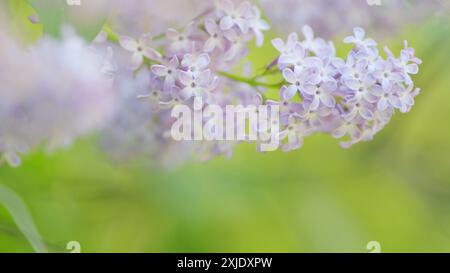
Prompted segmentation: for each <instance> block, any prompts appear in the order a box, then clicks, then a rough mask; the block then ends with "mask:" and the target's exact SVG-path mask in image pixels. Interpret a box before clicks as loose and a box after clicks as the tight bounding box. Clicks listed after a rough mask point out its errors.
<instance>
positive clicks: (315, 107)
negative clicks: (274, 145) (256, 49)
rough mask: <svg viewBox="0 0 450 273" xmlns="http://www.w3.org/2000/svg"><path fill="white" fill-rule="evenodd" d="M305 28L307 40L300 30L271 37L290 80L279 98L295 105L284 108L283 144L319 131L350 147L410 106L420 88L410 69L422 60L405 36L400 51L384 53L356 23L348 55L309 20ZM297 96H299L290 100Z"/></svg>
mask: <svg viewBox="0 0 450 273" xmlns="http://www.w3.org/2000/svg"><path fill="white" fill-rule="evenodd" d="M303 34H304V36H305V40H303V41H299V38H298V35H297V34H296V33H292V34H291V35H290V36H289V38H288V40H287V41H286V42H284V41H283V40H282V39H274V40H273V41H272V43H273V45H274V47H275V48H276V49H277V50H278V51H279V52H280V57H279V58H278V68H279V69H280V71H281V72H282V74H283V78H284V79H285V81H286V82H287V84H286V85H284V86H283V87H282V88H281V100H282V101H283V102H284V103H285V104H286V103H287V104H289V105H291V106H290V107H287V108H284V111H285V112H284V113H282V114H284V116H285V118H284V119H283V124H284V126H285V128H284V130H283V131H282V133H281V138H285V139H286V140H285V142H284V144H283V149H284V150H286V151H289V150H294V149H298V148H300V147H301V145H302V143H303V138H304V137H305V136H308V135H311V134H313V133H317V132H325V133H329V134H331V135H332V136H333V137H335V138H338V139H343V141H342V142H341V145H342V146H343V147H350V146H351V145H353V144H355V143H358V142H361V141H368V140H371V139H372V138H373V136H374V135H375V134H376V133H378V132H379V131H380V130H381V129H383V128H384V127H385V126H386V124H388V122H389V121H390V119H391V117H392V115H393V114H394V113H395V111H400V112H402V113H406V112H409V111H410V109H411V107H412V106H413V105H414V98H415V97H416V96H417V95H418V94H419V92H420V89H418V88H414V83H413V81H412V79H411V75H415V74H417V73H418V71H419V67H418V65H419V64H420V63H421V60H420V59H418V58H417V57H415V56H414V49H412V48H410V47H408V44H407V42H406V41H405V47H404V49H403V50H402V51H401V53H400V56H399V57H395V56H394V54H393V53H392V52H391V51H390V50H389V49H388V48H387V47H386V48H385V52H386V55H387V58H383V57H381V56H380V55H379V51H378V49H377V43H376V42H375V41H374V40H373V39H370V38H366V37H365V31H364V30H363V29H362V28H359V27H357V28H355V29H354V31H353V36H349V37H346V38H345V39H344V42H345V43H347V44H353V45H354V47H353V49H352V50H351V51H350V53H349V54H348V56H347V59H346V60H344V59H341V58H339V57H336V52H335V48H334V45H333V43H331V42H326V41H324V40H323V39H320V38H315V37H314V34H313V31H312V29H311V28H310V27H309V26H305V27H304V28H303ZM295 97H298V98H299V102H292V99H293V98H295ZM269 103H275V102H273V101H270V102H269ZM293 109H294V110H293Z"/></svg>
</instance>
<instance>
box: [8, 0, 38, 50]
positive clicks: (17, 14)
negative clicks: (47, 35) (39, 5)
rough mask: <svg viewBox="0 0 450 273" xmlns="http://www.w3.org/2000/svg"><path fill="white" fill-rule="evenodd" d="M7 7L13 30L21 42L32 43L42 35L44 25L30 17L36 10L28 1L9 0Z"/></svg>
mask: <svg viewBox="0 0 450 273" xmlns="http://www.w3.org/2000/svg"><path fill="white" fill-rule="evenodd" d="M7 7H8V12H9V18H10V20H9V25H10V28H11V32H12V34H13V35H14V36H15V37H16V38H17V39H18V40H19V41H20V42H21V43H23V44H25V45H27V44H31V43H33V42H35V41H37V40H38V39H39V38H40V37H41V36H42V25H40V24H33V23H31V21H30V19H29V18H30V16H32V15H35V14H36V11H35V10H34V9H33V7H32V6H30V5H29V4H28V3H27V2H26V1H17V0H9V1H8V3H7Z"/></svg>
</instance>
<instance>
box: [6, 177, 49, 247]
mask: <svg viewBox="0 0 450 273" xmlns="http://www.w3.org/2000/svg"><path fill="white" fill-rule="evenodd" d="M0 204H3V205H4V206H5V207H6V209H7V210H8V211H9V213H10V214H11V216H12V218H13V219H14V222H15V223H16V225H17V226H18V228H19V229H20V231H21V232H22V233H23V235H25V237H26V238H27V240H28V241H29V242H30V244H31V246H32V247H33V248H34V250H35V251H36V252H39V253H46V252H48V251H47V248H46V246H45V244H44V243H43V241H42V239H41V236H40V235H39V232H38V230H37V228H36V226H35V225H34V222H33V219H32V217H31V215H30V213H29V212H28V209H27V206H26V205H25V203H24V202H23V201H22V199H21V198H20V197H19V196H18V195H17V194H16V193H15V192H14V191H12V190H11V189H9V188H8V187H6V186H4V185H0Z"/></svg>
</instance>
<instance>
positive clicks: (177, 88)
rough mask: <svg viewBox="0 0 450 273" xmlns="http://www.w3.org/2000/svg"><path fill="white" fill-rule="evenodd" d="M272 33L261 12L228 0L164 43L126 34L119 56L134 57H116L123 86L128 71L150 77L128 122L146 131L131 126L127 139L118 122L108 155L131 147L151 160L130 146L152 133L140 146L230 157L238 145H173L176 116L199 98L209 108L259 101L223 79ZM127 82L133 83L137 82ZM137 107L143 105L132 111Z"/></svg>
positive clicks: (245, 3)
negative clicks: (250, 48) (253, 45)
mask: <svg viewBox="0 0 450 273" xmlns="http://www.w3.org/2000/svg"><path fill="white" fill-rule="evenodd" d="M268 29H269V25H268V24H267V23H266V22H265V21H264V20H263V19H261V13H260V11H259V9H258V8H257V7H256V6H253V5H251V4H250V2H248V1H231V0H222V1H217V2H216V3H215V5H214V6H213V7H209V8H207V9H206V12H204V13H202V15H201V16H199V17H198V18H197V19H196V20H194V21H192V22H190V23H189V24H188V25H187V26H185V27H184V28H182V29H173V28H169V29H168V30H167V31H166V33H165V37H164V39H163V40H162V41H160V40H158V39H157V38H155V37H152V36H151V35H150V34H147V33H145V34H143V35H141V36H140V37H138V38H133V37H130V36H127V35H120V37H119V40H118V43H119V45H120V48H116V52H118V55H128V60H126V61H124V60H123V59H122V60H119V58H116V59H117V62H118V63H119V65H118V67H119V70H118V71H117V73H115V75H116V81H121V80H120V77H121V75H124V74H126V73H127V72H124V70H129V71H130V70H131V71H134V74H136V73H138V74H139V75H142V73H144V75H146V76H143V77H141V78H142V79H143V81H146V83H145V84H144V87H141V88H140V90H138V91H137V92H140V93H139V94H136V95H135V97H134V98H136V96H137V97H138V98H139V99H140V101H137V100H135V101H133V102H131V101H130V102H129V103H125V104H124V105H123V107H124V109H123V110H124V111H125V109H129V111H128V113H129V114H130V115H128V117H127V119H128V120H129V121H130V119H134V121H133V122H132V123H136V122H137V123H141V127H140V128H139V127H138V126H135V127H133V128H128V126H127V129H126V132H127V134H126V135H124V134H122V133H121V132H123V131H124V130H123V129H124V128H123V127H120V126H117V124H118V123H112V124H111V126H110V127H109V128H108V129H107V131H106V132H105V134H104V143H106V144H107V150H109V151H110V152H112V154H121V152H119V153H117V152H114V150H116V149H117V148H116V147H128V148H124V149H122V150H133V151H136V150H140V152H141V153H143V154H144V155H146V156H149V155H150V154H152V151H148V150H147V149H139V148H138V149H136V148H133V147H130V145H131V143H136V141H137V140H136V139H135V141H131V142H130V140H129V137H128V136H136V135H141V136H143V135H144V134H147V135H146V137H140V138H139V141H137V143H138V144H134V145H135V147H137V146H140V147H148V146H158V147H160V149H161V150H164V149H165V148H167V149H169V147H173V146H175V147H177V146H178V147H181V146H183V149H181V148H180V149H179V151H181V150H189V151H194V152H193V153H192V154H190V156H192V155H193V154H195V155H197V156H199V157H200V159H208V158H210V157H211V156H213V155H217V154H225V155H227V156H230V155H231V153H232V148H233V146H234V144H235V143H233V144H230V143H225V142H214V143H210V142H208V143H206V142H200V143H188V146H190V148H188V149H186V146H187V144H186V143H180V142H176V141H173V140H172V139H171V138H170V136H168V133H169V132H170V128H171V125H172V123H173V119H171V117H170V112H171V109H172V108H173V107H174V106H175V105H177V104H181V103H183V104H187V105H191V106H192V103H193V100H194V98H198V97H201V98H202V99H203V102H204V103H205V104H217V105H223V106H225V105H227V104H241V105H247V104H251V103H252V102H253V99H254V96H256V94H255V90H254V89H253V88H251V87H250V86H247V85H243V84H242V83H240V82H236V81H232V80H230V79H228V78H226V77H222V76H221V73H223V72H226V71H230V70H231V69H232V68H233V67H234V66H235V65H236V64H237V63H238V62H239V61H240V60H241V59H242V58H243V57H244V56H245V55H246V54H247V52H248V49H247V44H248V43H249V42H250V40H252V39H253V38H255V39H256V44H257V45H258V46H261V45H262V44H263V41H264V35H263V32H264V31H266V30H268ZM105 42H106V43H108V42H107V41H105ZM160 52H161V53H160ZM143 71H144V72H143ZM126 78H128V79H130V80H132V77H126ZM122 79H123V78H122ZM131 93H133V92H131ZM131 97H132V96H131ZM128 98H130V96H129V95H128ZM125 101H129V99H126V100H125ZM136 103H139V104H140V106H136V105H133V106H131V104H136ZM128 107H129V108H128ZM143 107H144V108H145V107H148V111H147V110H142V111H137V110H136V109H142V108H143ZM122 118H123V115H121V114H119V115H117V119H122ZM204 122H205V123H206V122H207V120H205V121H204ZM149 123H153V126H151V127H152V129H149V130H145V131H142V126H144V124H147V125H148V124H149ZM120 124H124V125H125V123H120ZM144 127H146V125H145V126H144ZM138 131H139V132H138ZM144 132H145V133H144ZM154 141H157V145H154V144H153V142H154ZM157 150H159V149H157ZM138 153H139V152H138ZM162 154H164V153H162ZM115 157H117V156H115Z"/></svg>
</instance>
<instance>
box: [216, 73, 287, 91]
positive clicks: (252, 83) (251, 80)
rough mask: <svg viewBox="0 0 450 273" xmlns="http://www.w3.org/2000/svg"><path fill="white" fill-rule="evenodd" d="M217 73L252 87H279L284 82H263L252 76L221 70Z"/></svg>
mask: <svg viewBox="0 0 450 273" xmlns="http://www.w3.org/2000/svg"><path fill="white" fill-rule="evenodd" d="M218 74H219V75H221V76H223V77H225V78H228V79H230V80H233V81H236V82H242V83H246V84H248V85H250V86H253V87H258V86H260V87H267V88H279V87H280V86H281V85H282V84H283V83H284V81H282V82H278V83H265V82H260V81H257V80H255V79H254V78H246V77H241V76H237V75H234V74H230V73H228V72H223V71H221V72H218Z"/></svg>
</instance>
